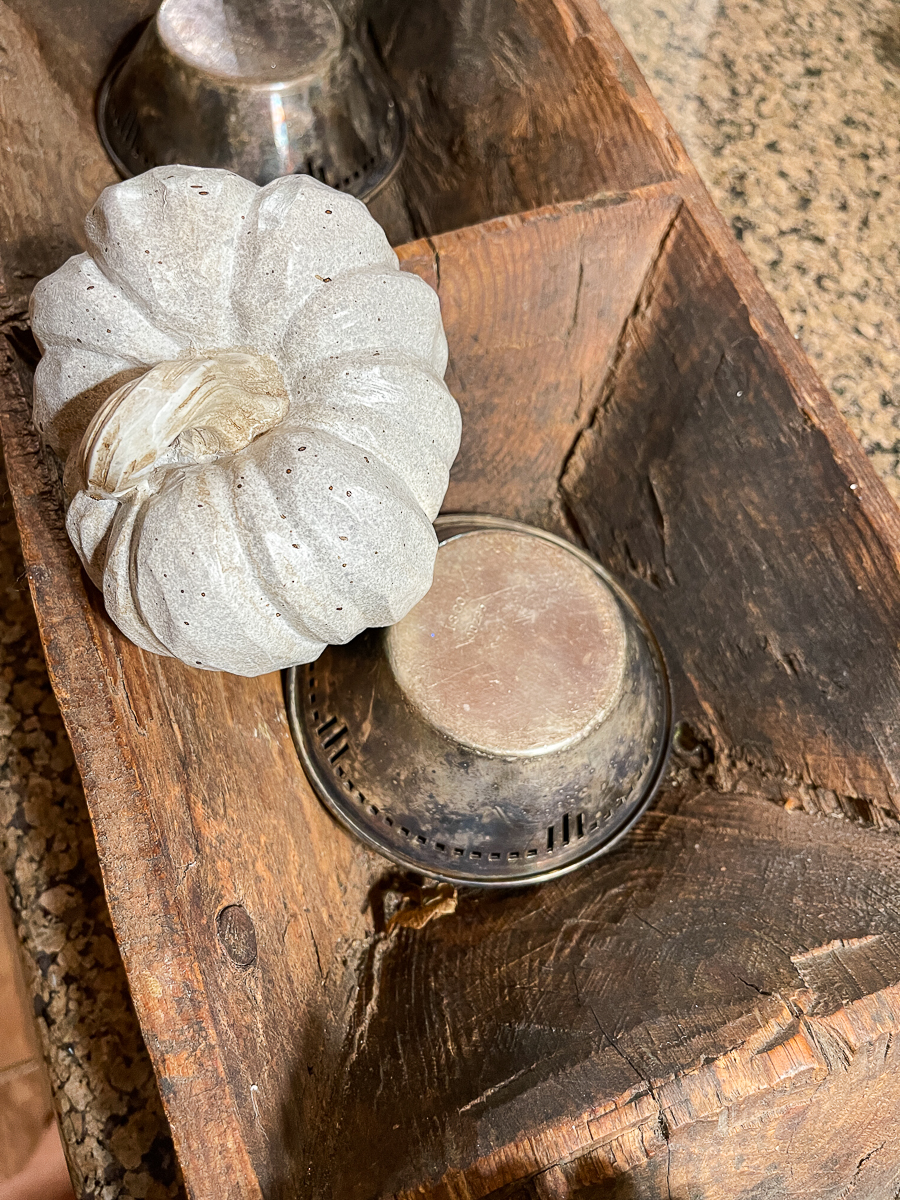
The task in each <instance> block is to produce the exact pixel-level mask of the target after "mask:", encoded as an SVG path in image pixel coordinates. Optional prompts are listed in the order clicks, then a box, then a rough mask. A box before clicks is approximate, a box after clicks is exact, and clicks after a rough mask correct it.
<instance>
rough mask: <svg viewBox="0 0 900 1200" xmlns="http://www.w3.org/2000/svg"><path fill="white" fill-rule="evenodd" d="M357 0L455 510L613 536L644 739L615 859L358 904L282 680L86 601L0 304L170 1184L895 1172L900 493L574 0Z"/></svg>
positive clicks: (363, 861) (54, 615) (83, 765)
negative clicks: (433, 372)
mask: <svg viewBox="0 0 900 1200" xmlns="http://www.w3.org/2000/svg"><path fill="white" fill-rule="evenodd" d="M39 8H40V12H41V13H42V14H44V16H42V19H45V17H46V13H47V12H50V13H51V17H52V9H53V4H52V3H48V2H47V0H43V2H42V4H41V5H40V6H39ZM58 11H59V13H63V12H64V11H67V10H66V8H65V5H64V4H63V3H60V4H59V5H58ZM46 19H48V20H49V19H50V18H46ZM99 19H100V18H98V20H99ZM116 19H117V20H119V21H121V11H119V13H118V16H117V18H116ZM114 25H115V22H114V21H113V20H112V18H109V24H108V28H109V29H112V28H113V27H114ZM370 32H371V36H372V37H373V38H374V39H375V40H376V42H377V44H378V46H379V47H380V49H381V51H382V53H383V55H384V58H385V61H386V63H387V66H388V69H389V71H390V73H391V75H392V77H393V79H394V82H395V85H396V87H397V89H398V93H399V95H400V98H401V102H402V103H403V105H404V108H405V110H406V112H407V113H408V115H409V117H410V124H411V136H410V145H409V150H408V153H407V157H406V160H405V164H404V166H403V169H402V173H401V177H400V180H399V182H398V184H397V186H396V187H395V188H394V189H393V190H392V191H391V192H390V193H388V194H386V195H385V196H384V197H383V198H381V199H380V200H379V201H378V202H377V205H376V206H375V211H376V215H378V216H379V218H380V219H381V220H382V221H383V222H384V223H385V225H386V227H387V228H388V230H389V232H390V233H391V235H392V238H393V240H395V241H396V242H400V241H403V240H404V239H405V238H409V237H411V236H413V237H414V236H418V237H419V240H412V241H409V242H408V244H405V245H402V246H400V247H399V250H398V253H399V254H400V257H401V260H402V264H403V267H404V269H405V270H410V271H415V272H417V273H418V274H420V275H422V276H423V277H424V278H426V279H427V280H428V281H429V282H430V283H431V284H432V285H433V286H434V287H436V288H437V290H438V292H439V294H440V296H441V301H442V307H443V312H444V320H445V325H446V328H447V334H448V338H449V342H450V351H451V357H450V368H449V372H448V383H449V385H450V388H451V390H452V391H453V393H454V395H455V396H457V398H458V399H459V401H460V404H461V406H462V410H463V419H464V436H463V446H462V450H461V453H460V458H459V461H458V463H457V465H456V467H455V468H454V471H453V476H452V482H451V487H450V491H449V494H448V496H447V502H446V509H447V510H448V511H460V510H467V511H480V512H493V513H498V514H501V515H505V516H510V517H516V518H519V519H521V520H525V521H530V522H533V523H535V524H538V525H542V526H544V527H545V528H550V529H553V530H555V531H556V532H558V533H561V534H562V535H563V536H566V537H569V538H570V539H572V540H573V541H576V542H578V543H579V544H581V545H584V546H586V547H587V548H588V549H589V550H590V551H591V552H592V553H594V554H595V555H596V556H597V557H598V558H599V559H600V560H601V561H602V562H603V563H604V564H605V565H606V566H607V567H609V568H610V569H611V570H612V571H613V572H615V573H616V574H617V575H618V577H619V578H620V579H621V580H622V581H623V582H624V583H625V585H626V586H627V587H628V588H629V590H630V592H631V594H632V595H633V596H634V597H635V599H636V600H637V602H638V603H639V605H640V606H641V607H642V608H643V610H644V612H645V613H646V615H647V616H648V618H649V620H650V621H651V623H652V624H653V626H654V629H655V631H656V633H657V635H658V637H659V639H660V641H661V644H662V646H663V649H664V652H665V655H666V659H667V662H668V665H669V668H670V671H671V674H672V677H673V681H674V686H675V692H676V707H677V713H678V717H679V720H680V722H681V724H680V726H679V732H678V735H677V738H676V757H675V763H676V766H675V769H674V770H673V772H672V774H671V777H670V779H669V781H668V784H667V786H666V788H665V789H664V790H663V793H662V795H661V798H660V800H659V802H658V803H657V805H656V807H655V809H654V810H653V811H652V812H651V813H650V815H649V816H648V817H646V818H645V820H644V821H643V823H642V824H641V825H640V826H639V827H638V829H637V830H636V831H635V832H634V833H633V834H632V835H631V836H630V837H629V839H628V840H627V842H626V844H625V845H624V847H623V848H622V849H619V850H617V851H616V852H615V853H614V854H612V855H610V856H609V857H608V858H607V859H605V860H601V861H600V862H598V863H597V864H595V865H594V866H591V867H589V868H587V869H585V870H584V871H581V872H579V873H576V874H575V875H574V876H569V877H566V878H565V879H563V880H560V881H558V882H556V883H553V884H547V885H544V886H541V887H538V888H533V889H527V890H522V891H521V892H518V893H515V894H504V895H494V894H479V893H477V892H472V893H469V894H465V895H463V896H462V897H461V899H460V904H459V908H458V910H457V913H456V914H455V915H454V916H452V917H448V918H444V919H442V920H438V921H435V922H433V923H431V924H430V925H428V926H427V927H426V928H424V929H421V930H398V931H395V932H393V933H390V934H389V933H387V932H386V930H385V928H384V923H383V903H384V894H385V892H386V891H388V890H390V889H391V888H395V887H398V886H401V884H400V883H399V881H398V880H397V879H396V878H395V877H394V876H393V875H392V873H391V870H390V868H389V867H388V865H387V864H386V863H385V862H384V861H382V860H381V859H379V858H378V857H377V856H375V855H373V854H371V853H370V852H368V851H367V850H365V849H364V848H363V847H361V846H360V845H358V844H356V843H355V842H353V841H352V840H351V839H349V838H348V837H347V836H346V835H345V834H344V833H343V832H342V830H341V829H339V828H338V827H337V826H336V825H335V824H334V823H333V821H332V820H331V819H330V818H329V817H328V815H327V814H326V813H325V811H324V810H323V809H322V808H321V807H320V805H319V804H318V803H317V801H316V800H315V798H314V797H313V795H312V793H311V792H310V789H309V787H308V785H307V784H306V782H305V780H304V777H303V775H302V773H301V771H300V768H299V766H298V763H297V760H296V755H295V754H294V751H293V748H292V745H291V740H290V736H289V733H288V729H287V725H286V721H285V715H284V705H283V700H282V693H281V682H280V680H279V678H278V677H277V676H270V677H266V678H262V679H258V680H250V681H248V680H242V679H237V678H233V677H229V676H224V675H212V674H205V673H199V672H193V671H190V670H188V669H187V668H183V667H182V666H181V665H180V664H178V663H176V662H173V661H171V660H166V659H160V658H156V657H153V656H151V655H147V654H144V653H142V652H141V651H139V650H137V649H135V648H134V647H133V646H131V645H130V644H129V643H127V642H126V641H125V640H124V639H123V638H122V637H121V636H120V635H119V634H118V632H117V631H116V630H115V629H114V628H113V626H112V625H111V624H110V622H109V621H108V620H107V618H106V616H105V614H104V611H103V607H102V601H101V598H100V597H99V596H98V594H97V593H96V592H95V591H94V590H93V589H92V588H91V587H90V585H89V584H88V583H87V582H86V580H85V578H84V576H83V575H82V573H81V572H80V570H79V568H78V564H77V560H76V558H75V555H74V552H73V551H72V550H71V548H70V546H69V544H68V541H67V539H66V537H65V533H64V530H63V525H62V513H61V508H60V503H59V488H58V471H57V468H56V465H55V464H54V463H52V462H50V461H49V460H48V458H47V457H46V456H45V455H44V453H43V452H42V450H41V448H40V446H39V443H38V440H37V438H36V436H35V434H34V431H33V429H32V427H31V424H30V421H29V395H28V393H29V387H30V380H29V371H28V367H27V363H26V362H25V360H24V359H23V358H22V357H21V356H20V355H19V354H18V353H17V351H16V349H15V347H14V346H12V345H10V346H9V347H8V351H7V355H6V369H5V373H4V375H3V377H2V415H0V422H2V425H0V428H2V435H3V444H4V449H5V453H6V459H7V467H8V472H9V479H10V486H11V488H12V490H13V493H14V499H15V504H16V511H17V517H18V521H19V526H20V530H21V535H22V543H23V549H24V553H25V558H26V562H27V564H28V569H29V580H30V584H31V588H32V594H33V597H34V601H35V607H36V609H37V613H38V618H39V622H40V627H41V634H42V638H43V641H44V646H45V650H46V654H47V661H48V665H49V668H50V673H51V678H52V680H53V684H54V688H55V690H56V693H57V696H58V698H59V702H60V706H61V708H62V712H63V715H64V718H65V721H66V724H67V728H68V730H69V733H70V736H71V738H72V742H73V745H74V748H75V753H76V756H77V760H78V764H79V767H80V770H81V773H82V777H83V780H84V785H85V790H86V794H87V797H88V802H89V806H90V811H91V818H92V821H93V824H94V829H95V833H96V838H97V844H98V850H99V854H100V859H101V863H102V867H103V872H104V880H105V884H106V888H107V892H108V898H109V904H110V910H111V913H112V916H113V920H114V923H115V927H116V932H117V936H118V939H119V942H120V946H121V949H122V954H123V958H124V961H125V965H126V968H127V971H128V977H129V981H130V985H131V990H132V994H133V996H134V1001H135V1006H136V1009H137V1012H138V1015H139V1018H140V1021H141V1024H142V1027H143V1031H144V1035H145V1038H146V1041H147V1045H148V1048H149V1051H150V1054H151V1056H152V1059H153V1063H154V1066H155V1069H156V1072H157V1076H158V1079H159V1083H160V1088H161V1092H162V1096H163V1100H164V1104H165V1107H166V1111H167V1113H168V1116H169V1119H170V1122H171V1126H172V1132H173V1136H174V1138H175V1143H176V1147H177V1150H178V1154H179V1157H180V1160H181V1164H182V1168H183V1172H184V1176H185V1181H186V1184H187V1187H188V1191H189V1193H190V1195H191V1196H192V1197H196V1198H197V1200H201V1198H202V1200H206V1198H209V1200H222V1198H224V1197H229V1198H230V1197H234V1198H238V1197H240V1198H242V1200H243V1198H251V1197H262V1196H265V1197H267V1198H272V1200H280V1198H284V1200H287V1198H288V1197H301V1196H302V1197H316V1198H319V1197H334V1198H335V1200H375V1198H377V1197H397V1198H401V1197H402V1198H404V1200H412V1198H413V1197H431V1198H433V1200H463V1198H465V1200H475V1198H477V1197H492V1198H493V1200H512V1198H514V1197H515V1198H525V1197H544V1198H550V1197H554V1198H556V1197H559V1198H562V1197H572V1198H574V1197H578V1198H579V1200H598V1198H599V1197H605V1196H613V1195H615V1196H619V1197H656V1196H660V1197H661V1196H667V1197H687V1196H704V1197H713V1196H716V1197H718V1196H722V1197H735V1196H748V1197H749V1196H753V1197H756V1198H757V1200H761V1198H763V1197H782V1196H788V1195H798V1196H799V1195H806V1194H809V1195H817V1196H826V1195H834V1196H838V1195H844V1194H846V1189H850V1188H853V1189H856V1190H857V1192H858V1194H859V1195H865V1196H866V1197H867V1200H879V1198H881V1197H884V1198H885V1200H887V1198H888V1197H893V1196H894V1195H895V1192H896V1188H897V1186H898V1183H900V1138H898V1137H897V1135H896V1123H897V1122H896V1117H895V1115H894V1114H895V1113H896V1111H897V1105H898V1103H900V1069H898V1045H900V1039H895V1038H893V1035H894V1033H895V1032H896V1031H897V1030H898V1029H900V987H898V984H900V904H898V898H897V889H896V887H895V880H896V878H897V868H898V866H900V841H898V840H897V839H895V838H894V837H893V836H890V833H888V832H885V831H894V830H896V829H897V822H898V804H900V743H898V740H897V738H896V735H895V729H896V726H897V722H898V720H900V674H898V636H897V631H898V629H900V575H898V571H900V512H898V510H897V508H896V507H895V505H894V503H893V502H892V501H891V499H890V498H889V497H888V495H887V493H886V491H885V490H884V488H883V487H882V486H881V484H880V483H879V481H878V479H877V478H876V476H875V475H874V473H873V471H872V470H871V468H870V466H869V464H868V462H867V460H866V458H865V456H864V455H863V453H862V451H861V449H860V447H859V446H858V444H857V443H856V441H855V440H854V439H853V437H852V436H851V435H850V433H849V431H848V430H847V428H846V427H845V426H844V424H843V422H842V421H841V419H840V417H839V416H838V414H837V413H836V411H835V409H834V407H833V406H832V404H831V402H830V400H829V398H828V396H827V395H826V393H825V392H824V390H823V388H822V387H821V385H820V384H819V382H818V381H817V380H816V378H815V376H814V374H813V372H812V370H811V368H810V366H809V364H808V363H807V361H806V359H805V358H804V357H803V354H802V352H801V351H800V349H799V348H798V346H797V345H796V343H795V342H794V340H793V339H792V338H791V337H790V335H789V334H788V332H787V330H786V329H785V327H784V325H783V323H782V321H781V319H780V317H779V315H778V313H777V311H776V310H775V308H774V306H773V304H772V301H771V300H770V299H769V298H768V297H767V295H766V294H765V292H764V291H763V289H762V288H761V286H760V284H759V282H758V280H757V279H756V277H755V275H754V274H753V272H752V270H751V268H750V267H749V265H748V264H747V262H746V260H745V259H744V257H743V256H742V254H741V252H740V250H739V249H738V247H737V245H736V244H735V242H734V241H733V239H732V237H731V234H730V233H729V231H728V230H727V229H726V227H725V225H724V223H723V222H722V220H721V219H720V217H719V216H718V214H717V213H716V211H715V210H714V208H713V206H712V204H711V202H710V200H709V198H708V196H707V195H706V193H705V191H704V190H703V187H702V185H701V184H700V182H699V179H698V177H697V175H696V173H695V172H694V170H693V169H692V167H691V166H690V164H689V162H688V161H687V159H686V157H685V155H684V151H683V150H682V148H681V146H680V145H679V143H678V141H677V139H676V138H675V136H674V135H673V133H672V131H671V129H670V128H669V126H668V125H667V124H666V122H665V120H664V118H663V117H662V115H661V114H660V112H659V110H658V108H657V107H656V105H655V104H654V102H653V100H652V98H651V97H650V95H649V93H648V91H647V88H646V86H645V84H644V83H643V81H642V79H641V78H640V75H639V74H638V72H637V70H636V68H635V66H634V63H633V62H632V61H631V59H630V58H629V56H628V54H627V53H626V51H625V50H624V48H623V47H622V45H621V43H620V42H619V41H618V39H617V37H616V35H615V33H614V32H613V30H612V29H611V27H610V25H609V23H608V22H607V20H606V19H605V17H604V16H603V14H602V12H601V11H600V10H599V9H598V8H597V7H595V6H594V5H593V4H592V3H591V0H496V2H488V0H485V3H483V4H482V6H481V7H480V8H479V9H478V10H477V12H476V11H475V10H473V7H472V6H471V5H470V4H467V3H463V2H462V0H431V3H430V4H428V5H421V4H416V3H413V2H412V0H380V3H379V4H378V5H377V6H376V8H375V10H374V12H373V14H372V20H371V25H370ZM99 40H100V41H102V39H99ZM95 41H97V39H95ZM88 42H90V38H86V39H85V44H87V43H88ZM50 44H51V45H52V39H50ZM93 44H94V43H93V42H91V45H93ZM97 53H98V57H99V52H97ZM76 95H77V91H76ZM35 120H36V122H37V123H38V124H40V123H41V122H44V123H45V124H44V125H41V128H42V130H43V131H44V136H45V138H46V139H47V140H48V142H49V143H52V144H53V145H54V146H57V147H58V152H59V154H60V155H61V156H62V160H61V161H62V162H63V163H64V162H65V154H66V145H65V139H64V138H63V137H62V135H61V134H60V133H59V129H58V128H55V127H54V125H53V122H54V120H55V118H54V116H53V114H52V113H51V112H47V113H41V114H40V115H38V116H36V118H35ZM54 138H55V139H56V141H54V140H53V139H54ZM16 170H18V171H19V174H18V175H16ZM25 170H26V166H25V162H24V160H23V159H22V158H21V157H20V158H18V159H17V160H16V162H15V163H14V164H13V168H12V169H8V171H7V176H6V177H5V178H4V180H3V181H2V183H0V189H2V190H3V193H4V201H3V202H4V204H5V206H6V210H7V211H8V210H10V209H14V208H15V203H14V199H15V194H19V195H21V193H22V191H23V190H24V189H25V183H24V182H23V180H24V179H25V178H26V176H25ZM73 178H74V179H76V181H77V176H76V175H74V174H73ZM16 189H19V192H18V193H16ZM86 190H87V189H86V187H85V186H84V185H83V184H81V185H80V186H75V185H74V184H73V186H72V187H70V188H68V189H66V188H63V189H62V191H61V194H60V195H59V196H56V197H55V198H54V204H55V205H56V209H55V210H54V211H55V212H56V214H57V218H56V219H57V226H59V225H60V224H63V225H65V226H66V227H67V228H72V227H74V226H75V225H76V224H77V220H76V218H80V214H81V213H82V212H83V210H84V200H85V195H84V194H85V192H86ZM510 214H514V215H510ZM464 226H465V227H464ZM48 227H49V226H48ZM463 227H464V228H463ZM451 230H455V232H448V231H451ZM44 252H45V250H43V249H42V251H41V253H44ZM29 253H32V254H33V261H34V262H40V263H41V266H42V267H43V266H44V265H45V264H44V260H43V259H40V258H39V256H37V251H36V250H35V251H33V252H32V251H29V249H28V246H27V244H26V243H25V242H24V241H23V242H20V243H17V244H15V245H11V246H9V247H7V260H9V259H10V258H12V259H15V261H16V262H17V263H19V262H20V261H21V260H22V259H23V258H24V259H28V255H29ZM7 265H8V263H7ZM32 269H33V270H35V269H36V268H32ZM13 290H14V289H13ZM8 294H9V288H8ZM826 817H844V818H849V820H846V819H845V820H843V821H837V820H833V819H826ZM842 1189H844V1190H842Z"/></svg>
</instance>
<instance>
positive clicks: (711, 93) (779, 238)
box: [605, 0, 900, 498]
mask: <svg viewBox="0 0 900 1200" xmlns="http://www.w3.org/2000/svg"><path fill="white" fill-rule="evenodd" d="M605 7H606V9H607V12H608V13H609V15H610V17H611V18H612V20H613V22H614V24H615V25H616V28H617V29H618V31H619V33H620V35H621V36H622V38H623V40H624V41H625V42H626V44H627V45H628V48H629V49H630V50H631V52H632V54H633V55H634V56H635V58H636V60H637V62H638V65H639V66H640V67H641V70H642V71H643V72H644V75H645V76H646V78H647V81H648V82H649V84H650V86H651V88H652V89H653V91H654V93H655V94H656V97H657V99H658V100H659V102H660V104H661V105H662V108H663V110H664V111H665V113H666V115H667V116H668V117H669V119H670V121H671V122H672V124H673V125H674V126H675V128H676V130H677V131H678V133H679V135H680V136H681V138H682V140H683V142H684V144H685V147H686V148H687V151H688V153H689V154H690V156H691V158H692V159H693V161H694V163H695V165H696V166H697V168H698V169H699V171H700V174H701V176H702V177H703V180H704V182H705V183H706V185H707V187H708V188H709V190H710V192H711V193H712V197H713V200H714V201H715V202H716V204H717V205H718V207H719V209H720V210H721V211H722V212H723V213H724V214H725V215H726V216H727V217H728V219H729V220H730V222H731V225H732V228H733V229H734V231H735V233H736V234H737V236H738V238H739V239H740V241H741V244H742V246H743V248H744V250H745V251H746V253H747V255H748V257H749V258H750V260H751V262H752V263H753V264H754V266H755V267H756V269H757V271H758V272H759V274H760V276H761V278H762V281H763V283H764V284H765V286H766V287H767V288H768V290H769V292H770V293H771V294H772V295H773V296H774V298H775V300H776V301H777V302H778V305H779V307H780V308H781V311H782V313H783V314H784V317H785V319H786V321H787V323H788V326H789V328H790V330H791V332H792V333H794V334H795V335H796V336H797V337H799V339H800V341H801V343H802V345H803V347H804V349H805V350H806V351H807V353H808V354H809V356H810V358H811V359H812V361H813V363H814V365H815V367H816V369H817V370H818V372H819V374H820V376H821V378H822V380H823V381H824V383H825V385H826V386H827V387H828V388H829V390H830V391H831V393H832V395H833V396H834V398H835V400H836V402H837V404H838V406H839V407H840V409H841V410H842V412H843V413H844V415H845V417H846V418H847V420H848V422H849V423H850V425H851V427H852V428H853V430H854V432H855V433H856V435H857V436H858V437H859V438H860V440H861V441H862V443H863V445H864V446H865V448H866V450H867V452H868V453H869V455H870V456H871V457H872V459H873V461H874V463H875V465H876V467H877V469H878V471H879V472H880V474H881V475H882V477H883V478H884V479H885V481H886V482H887V484H888V487H889V488H890V489H891V491H892V492H893V494H894V495H895V496H896V497H898V498H900V221H898V213H900V120H898V110H900V6H898V5H897V3H896V0H721V2H717V0H608V2H607V3H606V4H605Z"/></svg>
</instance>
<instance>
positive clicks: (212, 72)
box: [98, 0, 405, 199]
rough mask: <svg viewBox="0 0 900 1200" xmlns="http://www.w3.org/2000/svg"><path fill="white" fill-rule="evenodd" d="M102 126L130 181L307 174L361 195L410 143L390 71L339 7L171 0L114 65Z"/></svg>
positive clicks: (290, 1) (386, 174) (306, 0)
mask: <svg viewBox="0 0 900 1200" xmlns="http://www.w3.org/2000/svg"><path fill="white" fill-rule="evenodd" d="M98 125H99V129H100V135H101V137H102V139H103V142H104V145H105V146H106V149H107V151H108V153H109V154H110V156H111V158H112V159H113V162H114V163H115V164H116V166H117V168H118V169H119V171H120V172H121V173H122V175H124V176H130V175H137V174H140V173H141V172H142V171H146V170H148V169H149V168H150V167H154V166H161V165H166V164H171V163H185V164H189V165H191V166H201V167H223V168H225V169H227V170H230V171H234V172H235V173H236V174H238V175H243V176H244V177H245V178H247V179H252V180H253V181H254V182H255V183H258V184H265V183H268V182H269V181H270V180H272V179H275V178H277V177H278V176H280V175H289V174H293V173H295V172H299V173H302V174H306V175H312V176H313V177H315V178H316V179H319V180H321V181H322V182H323V183H327V184H328V185H329V186H330V187H334V188H337V189H339V190H340V191H345V192H349V193H350V194H351V195H354V196H357V197H359V198H360V199H371V198H372V197H373V196H374V195H375V193H376V192H377V191H378V190H379V189H380V188H382V187H383V186H384V184H385V183H386V182H387V181H388V179H389V178H390V177H391V175H392V174H393V172H394V170H395V169H396V167H397V164H398V163H399V161H400V156H401V154H402V150H403V144H404V137H405V129H404V123H403V119H402V116H401V113H400V110H399V108H398V107H397V104H396V103H395V101H394V98H393V96H392V94H391V90H390V86H389V84H388V82H387V79H386V78H385V76H384V72H383V71H382V69H381V67H380V65H379V64H378V63H377V62H376V61H375V60H374V59H373V58H372V56H371V55H370V54H369V53H367V51H366V50H365V49H364V48H363V46H362V45H361V44H360V42H359V41H358V40H357V39H356V38H355V37H354V36H353V35H352V34H351V33H349V32H348V31H347V30H346V29H344V28H343V26H342V25H341V22H340V20H339V19H338V17H337V14H336V13H335V11H334V9H333V8H332V6H331V5H330V4H329V3H328V0H269V2H267V3H265V4H261V3H260V2H259V0H163V3H162V4H161V5H160V8H159V10H158V11H157V13H156V15H155V16H154V17H153V18H152V20H151V21H150V22H149V24H148V25H147V26H146V28H145V29H144V31H143V33H142V34H141V35H140V37H139V39H138V41H137V44H136V45H135V46H134V48H133V49H132V50H131V51H130V53H127V54H124V55H120V56H119V57H118V58H117V59H116V61H115V62H114V63H113V65H112V67H111V68H110V71H109V73H108V75H107V78H106V80H105V82H104V84H103V87H102V89H101V93H100V97H99V101H98Z"/></svg>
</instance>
